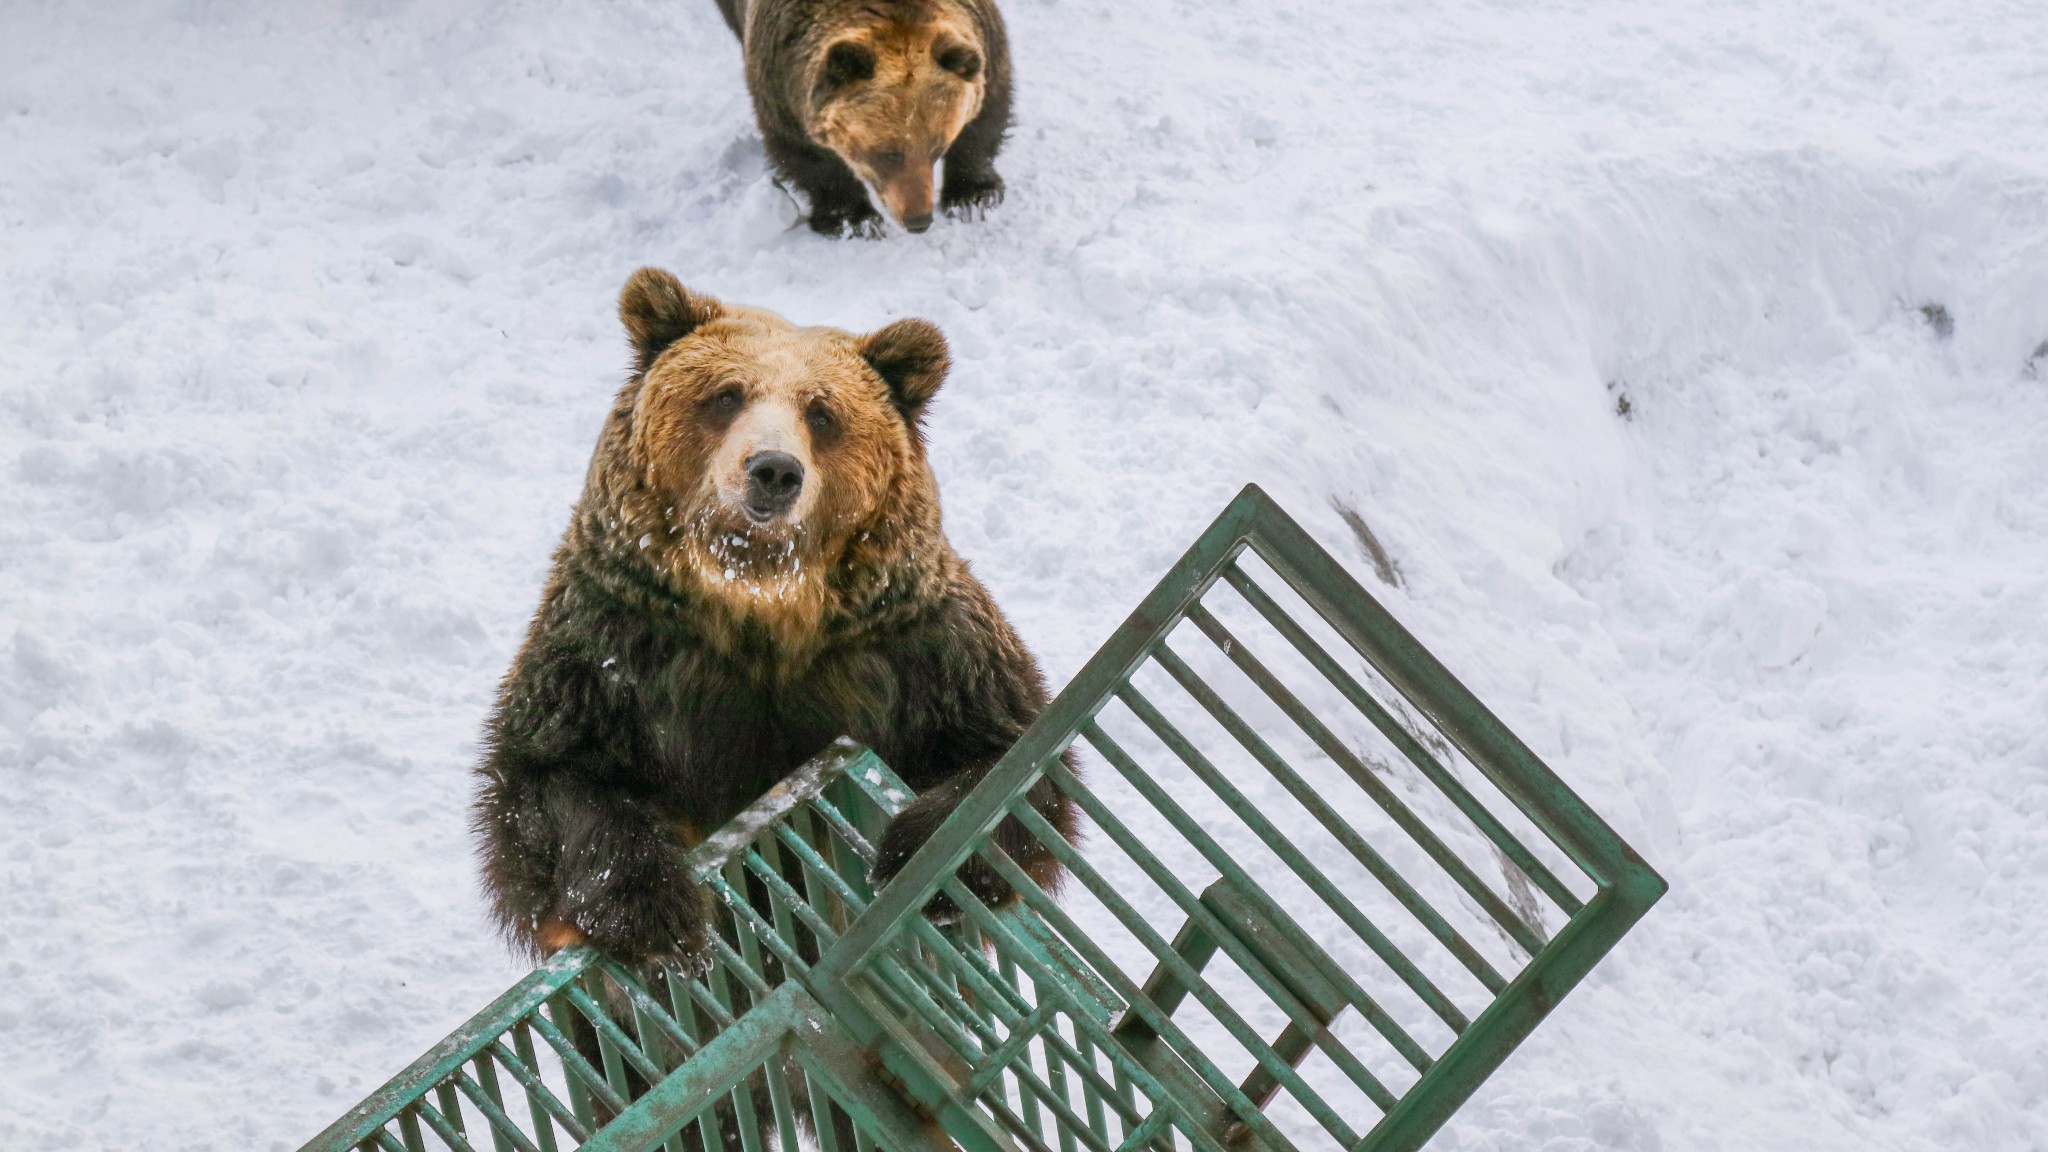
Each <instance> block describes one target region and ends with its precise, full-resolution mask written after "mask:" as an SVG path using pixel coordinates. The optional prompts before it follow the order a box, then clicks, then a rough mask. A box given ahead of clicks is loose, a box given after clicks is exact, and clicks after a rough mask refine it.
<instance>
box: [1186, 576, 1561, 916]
mask: <svg viewBox="0 0 2048 1152" xmlns="http://www.w3.org/2000/svg"><path fill="white" fill-rule="evenodd" d="M1223 579H1224V580H1225V581H1227V582H1228V583H1229V584H1230V586H1231V587H1232V588H1234V589H1236V590H1237V593H1238V595H1240V596H1242V597H1244V599H1245V601H1246V602H1247V603H1249V604H1250V605H1251V606H1252V607H1253V608H1254V609H1256V610H1257V611H1258V613H1259V615H1261V616H1263V617H1265V618H1266V622H1267V623H1269V624H1271V625H1272V626H1273V628H1274V630H1275V631H1277V632H1279V633H1280V635H1281V636H1282V637H1284V638H1285V639H1286V640H1287V642H1288V643H1289V644H1292V645H1293V646H1294V649H1295V651H1297V652H1300V653H1301V654H1302V656H1304V657H1306V658H1307V660H1308V662H1309V663H1310V664H1311V665H1313V666H1314V667H1315V669H1316V671H1318V672H1320V673H1322V674H1323V677H1324V679H1326V680H1328V681H1329V682H1330V683H1331V684H1332V685H1333V686H1335V687H1336V689H1337V691H1338V692H1340V693H1342V694H1343V696H1344V698H1345V699H1346V700H1348V701H1350V702H1351V706H1352V707H1354V708H1356V709H1358V710H1359V712H1361V713H1363V714H1364V715H1365V718H1366V720H1367V721H1369V722H1370V723H1371V724H1372V726H1373V727H1374V728H1377V729H1379V732H1380V735H1382V736H1384V737H1386V738H1387V742H1388V743H1389V744H1392V745H1393V746H1394V747H1395V748H1396V749H1397V750H1399V751H1400V753H1401V755H1402V756H1404V757H1406V758H1407V760H1408V762H1409V763H1411V764H1413V765H1415V767H1416V769H1417V770H1418V771H1420V772H1421V773H1422V774H1423V775H1424V776H1425V777H1427V778H1428V779H1429V782H1430V783H1432V784H1434V785H1436V787H1437V790H1438V791H1440V792H1442V793H1443V794H1444V795H1445V796H1447V797H1449V798H1450V801H1451V803H1452V804H1454V805H1456V806H1457V809H1458V811H1460V812H1463V813H1464V814H1465V818H1466V819H1467V820H1470V821H1472V824H1473V826H1474V827H1476V828H1478V829H1479V831H1480V833H1481V834H1482V835H1484V836H1485V837H1486V838H1487V839H1488V840H1491V841H1493V845H1494V847H1496V848H1499V849H1500V850H1501V852H1502V853H1503V854H1505V855H1506V856H1507V858H1508V860H1509V861H1510V862H1511V863H1513V864H1514V866H1515V867H1517V868H1520V869H1521V870H1522V873H1523V874H1524V875H1526V876H1528V877H1529V878H1530V879H1531V880H1533V881H1535V883H1536V886H1537V887H1538V888H1541V889H1542V890H1543V892H1544V894H1545V895H1547V896H1549V897H1550V898H1551V900H1553V901H1555V902H1556V904H1557V906H1558V907H1559V908H1561V909H1563V910H1564V914H1565V915H1566V916H1573V915H1576V914H1577V913H1578V911H1579V909H1580V908H1581V907H1582V906H1583V902H1582V901H1581V900H1580V899H1579V898H1578V897H1577V896H1575V895H1573V894H1572V890H1571V889H1569V888H1567V887H1565V886H1564V883H1563V882H1562V881H1560V880H1559V879H1558V878H1557V876H1556V874H1555V873H1553V872H1551V870H1550V869H1549V867H1547V866H1546V865H1545V864H1544V863H1543V862H1542V861H1541V860H1538V859H1537V858H1536V856H1535V855H1534V854H1533V853H1531V852H1530V851H1529V849H1528V847H1527V846H1525V845H1524V844H1523V843H1522V841H1521V840H1520V839H1519V838H1517V837H1516V836H1515V834H1514V833H1512V832H1510V831H1508V829H1507V826H1506V825H1504V824H1502V823H1501V822H1500V821H1499V820H1498V819H1497V818H1496V817H1495V816H1494V814H1493V813H1492V812H1491V811H1489V810H1488V809H1487V807H1486V805H1484V804H1482V803H1480V801H1479V798H1478V797H1476V796H1474V795H1473V794H1472V793H1471V791H1470V790H1469V789H1467V788H1466V787H1465V785H1464V783H1463V782H1462V781H1460V780H1459V779H1458V778H1457V777H1456V776H1455V775H1453V774H1452V773H1451V771H1450V770H1449V769H1448V768H1446V767H1444V765H1443V763H1442V762H1441V761H1439V760H1438V759H1437V758H1436V757H1435V756H1432V755H1430V752H1429V749H1427V748H1425V747H1423V745H1422V741H1420V740H1417V739H1416V738H1415V734H1414V733H1412V732H1410V731H1408V728H1407V726H1406V725H1404V724H1402V723H1401V722H1400V721H1399V720H1397V719H1396V718H1395V717H1394V715H1393V713H1391V712H1389V711H1387V709H1386V707H1385V705H1382V704H1381V703H1380V702H1379V701H1378V700H1376V699H1374V698H1373V695H1372V693H1370V692H1368V691H1366V689H1365V687H1364V686H1363V685H1361V684H1360V683H1359V682H1358V681H1357V679H1356V678H1354V677H1353V676H1352V675H1351V673H1349V672H1347V671H1345V670H1344V666H1343V665H1341V664H1339V663H1338V662H1337V661H1336V660H1335V659H1334V658H1332V657H1331V656H1330V654H1329V652H1328V651H1326V650H1325V649H1324V648H1323V646H1322V645H1321V644H1318V643H1316V640H1315V637H1313V636H1310V635H1309V634H1308V631H1307V629H1304V628H1303V627H1302V626H1301V625H1300V624H1298V623H1296V622H1295V621H1294V619H1293V618H1292V617H1290V616H1288V615H1287V613H1286V612H1285V611H1284V610H1282V609H1281V607H1280V605H1279V604H1278V603H1276V602H1275V601H1274V600H1273V598H1272V596H1270V595H1268V594H1267V592H1266V590H1265V589H1264V588H1261V587H1259V585H1258V582H1257V581H1255V580H1253V579H1252V577H1251V575H1250V573H1247V572H1246V571H1245V570H1244V569H1243V568H1242V567H1241V566H1239V565H1238V564H1235V563H1232V564H1228V565H1225V566H1224V569H1223Z"/></svg>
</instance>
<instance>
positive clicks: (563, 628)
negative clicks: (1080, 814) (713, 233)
mask: <svg viewBox="0 0 2048 1152" xmlns="http://www.w3.org/2000/svg"><path fill="white" fill-rule="evenodd" d="M619 312H620V315H621V317H622V318H623V320H624V321H625V326H626V331H627V333H628V335H629V336H630V337H631V339H632V344H633V348H634V351H635V354H636V358H635V362H634V373H633V376H632V378H631V379H630V380H629V381H628V382H627V383H626V385H625V387H624V388H622V389H620V391H619V393H618V396H617V398H616V399H615V400H614V402H613V405H612V411H611V415H610V417H609V418H608V419H607V421H606V422H605V425H604V429H603V431H602V433H601V434H600V435H599V437H598V443H597V448H596V450H595V452H594V453H593V454H592V456H591V461H590V471H589V474H588V476H587V478H586V479H585V482H584V489H583V495H582V498H581V500H580V501H579V502H578V503H577V505H576V509H575V513H574V516H573V517H572V518H571V520H570V523H569V528H568V531H567V532H566V534H565V535H564V536H563V539H562V543H561V545H560V547H559V548H558V549H557V550H556V552H555V558H554V568H553V572H552V574H551V575H550V576H549V578H548V582H547V586H546V589H545V591H544V592H543V593H542V595H541V603H540V608H539V610H538V611H537V612H536V613H535V615H534V618H533V623H532V625H531V627H530V629H529V631H528V633H527V638H526V644H525V646H524V647H523V648H521V649H520V652H519V654H518V656H517V657H516V658H515V659H514V660H513V663H512V668H511V671H510V672H508V673H507V674H506V676H505V680H504V684H503V686H502V687H501V689H500V692H499V696H498V702H497V707H496V709H495V710H494V711H493V712H492V714H491V718H490V721H489V726H488V730H487V732H486V752H485V755H484V758H483V762H482V764H481V765H480V766H479V768H478V774H479V778H480V779H479V790H478V795H477V800H476V806H475V810H474V824H475V829H476V832H477V834H478V837H479V839H480V844H481V852H482V856H483V864H484V880H485V887H486V889H487V892H488V896H489V899H490V903H491V908H492V911H493V912H494V913H495V915H496V918H497V920H498V923H499V925H500V927H501V928H502V929H503V931H504V933H505V935H506V937H507V938H508V939H509V940H510V941H511V942H513V943H514V944H515V945H517V946H519V947H521V948H523V949H525V950H526V951H528V952H530V953H531V954H532V955H534V956H535V957H536V958H538V957H540V956H544V955H546V954H549V953H551V952H553V951H554V950H556V949H557V948H560V947H563V946H566V945H568V944H571V943H576V942H579V941H583V940H588V941H590V942H591V943H593V944H595V945H596V946H597V947H598V948H600V949H602V950H603V951H605V952H606V953H609V954H610V955H612V956H615V957H618V958H620V959H622V960H627V961H629V962H644V961H648V960H653V959H659V958H664V957H674V958H678V959H682V960H684V961H685V962H688V961H690V960H692V959H694V958H695V956H696V954H697V953H698V951H699V949H700V947H701V946H702V945H703V944H704V943H705V937H704V933H705V931H706V928H707V926H708V924H709V923H710V917H709V906H708V903H707V898H706V896H705V895H704V894H703V893H702V892H701V891H700V890H699V889H698V888H697V887H696V886H695V885H694V884H693V883H692V882H691V881H690V879H689V878H688V877H687V876H686V875H685V873H684V855H685V853H686V852H687V851H688V850H689V848H690V847H691V846H692V845H693V844H695V843H696V842H697V840H698V839H699V837H701V836H702V835H704V834H708V833H710V832H712V831H714V830H716V829H717V828H718V827H719V826H720V825H721V824H723V823H724V822H725V821H726V820H727V819H729V818H730V817H731V816H733V815H734V814H735V813H737V812H738V811H739V810H740V809H741V808H743V807H744V806H746V805H747V804H748V803H750V802H751V801H753V800H754V799H755V798H756V797H758V796H760V795H761V794H762V793H763V792H765V791H766V790H767V789H768V788H770V787H771V786H772V785H774V784H775V783H776V782H777V781H778V780H780V779H782V778H783V777H784V776H785V775H787V774H788V773H789V772H790V771H791V770H792V769H794V768H796V767H797V766H798V765H800V764H801V763H802V762H803V761H804V760H806V759H807V758H809V757H810V756H811V755H813V754H814V753H816V752H818V751H820V750H821V749H822V748H824V747H825V745H826V744H828V743H829V742H830V741H832V740H833V739H834V738H836V737H838V736H839V735H841V734H842V733H844V734H850V735H852V736H853V737H854V738H855V739H857V740H860V741H862V742H863V743H865V744H867V745H868V746H870V747H872V748H873V749H874V750H875V751H876V752H877V753H878V754H879V755H880V756H881V757H882V758H883V759H884V760H885V761H887V762H888V763H889V765H890V766H891V767H893V768H894V769H895V770H896V771H897V773H898V774H900V775H901V776H902V777H903V779H904V780H905V782H906V783H908V784H909V785H910V786H911V787H913V788H915V789H917V791H918V793H919V795H918V798H917V799H916V800H915V801H914V802H913V803H912V804H911V806H910V807H909V808H908V809H906V810H905V811H904V812H903V813H902V814H900V815H899V816H898V817H897V818H896V820H895V821H894V822H893V823H892V824H891V825H890V826H889V827H888V829H887V830H886V831H885V833H884V834H883V836H882V839H881V843H880V845H879V852H880V859H879V862H878V864H877V866H876V872H877V877H878V879H881V880H887V879H888V878H889V877H890V876H893V875H894V874H895V873H896V871H897V870H898V869H899V868H900V867H901V866H902V865H903V863H904V862H905V861H906V860H907V859H908V858H909V856H910V854H911V853H912V852H913V851H914V850H915V849H916V848H917V847H918V846H919V845H920V844H922V843H923V842H924V841H925V839H926V838H928V837H929V836H930V834H931V833H932V832H933V831H934V830H935V829H936V828H937V826H938V824H939V822H940V821H942V820H943V819H944V818H945V816H946V814H947V813H949V812H950V811H952V809H953V807H954V805H955V804H957V803H958V801H959V800H960V798H961V797H963V796H964V795H965V794H966V792H967V790H968V789H969V788H971V787H972V786H973V784H974V783H975V782H976V781H977V780H979V779H980V778H981V777H982V776H983V775H984V774H985V773H986V771H987V769H988V768H989V767H990V766H991V765H993V764H994V762H995V761H996V759H997V758H998V757H1000V756H1001V755H1002V754H1003V752H1004V751H1006V750H1007V749H1008V748H1009V746H1010V745H1011V744H1012V743H1013V742H1014V741H1015V740H1016V738H1017V736H1018V735H1019V734H1020V733H1022V732H1023V730H1024V728H1025V726H1026V725H1028V724H1030V722H1031V721H1032V720H1033V719H1034V718H1035V717H1036V716H1037V715H1038V713H1039V711H1040V710H1041V709H1042V708H1043V707H1044V705H1045V700H1046V693H1045V686H1044V681H1043V678H1042V677H1041V676H1040V674H1039V671H1038V667H1037V664H1036V663H1035V662H1034V661H1033V660H1032V658H1031V654H1030V653H1029V652H1027V651H1026V650H1025V648H1024V646H1023V644H1022V643H1021V642H1019V640H1018V639H1017V636H1016V634H1015V633H1014V632H1013V631H1012V630H1011V628H1010V625H1009V622H1008V621H1006V620H1005V619H1004V618H1003V614H1002V613H1001V612H1000V611H999V610H998V609H997V608H996V605H995V603H994V601H992V600H991V599H990V598H989V595H988V592H987V590H985V589H984V588H983V587H982V586H981V585H980V583H978V582H977V581H976V580H975V579H974V576H973V574H972V573H970V572H969V571H968V568H967V565H966V563H965V562H963V561H962V560H961V559H960V558H959V557H958V556H957V555H955V554H954V552H953V549H952V547H951V546H950V545H949V544H948V543H947V541H946V538H945V535H944V534H943V532H942V531H941V530H940V523H939V493H938V486H937V481H936V480H935V479H934V477H933V475H932V470H931V465H930V464H929V463H928V462H927V460H926V457H925V446H924V434H923V431H922V429H921V427H920V418H921V417H922V415H923V413H924V411H925V408H926V406H927V405H928V404H930V402H931V399H932V395H933V393H935V392H936V391H937V390H938V388H939V385H940V383H941V382H942V381H943V380H944V379H945V375H946V370H947V353H946V343H945V338H944V337H942V336H941V335H940V334H939V332H938V330H937V329H936V328H934V327H932V326H931V325H930V324H928V323H926V322H924V321H922V320H899V321H897V322H896V323H893V324H890V325H888V326H887V327H885V328H882V329H880V330H879V331H876V332H873V333H870V334H868V335H866V336H855V335H853V334H851V333H848V332H844V331H841V330H839V329H836V328H799V327H796V326H794V325H792V324H790V323H789V322H788V321H786V320H784V319H782V318H781V317H780V316H777V315H775V314H773V313H771V312H766V311H762V310H760V309H755V308H744V307H736V306H733V305H729V304H722V303H720V302H719V301H717V300H714V299H712V298H710V297H708V296H702V295H697V294H694V293H691V292H689V291H687V290H686V289H684V287H683V286H682V285H681V284H679V283H677V282H676V279H675V278H674V277H673V276H670V275H669V274H668V273H666V272H662V271H658V270H656V269H651V268H650V269H642V270H641V271H639V272H637V273H635V274H634V275H633V277H632V279H631V280H629V281H628V282H627V284H626V287H625V291H624V292H623V293H622V295H621V297H620V301H619ZM1039 788H1040V790H1039V792H1037V793H1035V794H1034V797H1033V801H1034V803H1035V804H1036V806H1037V808H1038V809H1039V811H1041V812H1043V813H1044V814H1045V816H1046V817H1047V818H1048V819H1049V820H1050V821H1051V822H1052V823H1053V825H1054V826H1055V827H1057V828H1059V829H1060V831H1061V832H1062V834H1065V835H1067V836H1069V837H1070V838H1071V836H1072V834H1073V829H1074V814H1073V811H1072V808H1071V803H1070V802H1069V801H1068V800H1067V799H1066V798H1065V797H1064V796H1062V795H1060V794H1059V793H1058V792H1056V791H1055V790H1054V789H1052V788H1051V787H1050V786H1049V785H1046V784H1043V783H1041V785H1040V786H1039ZM997 840H998V842H999V843H1000V844H1001V845H1002V846H1003V848H1004V849H1005V850H1006V851H1007V852H1009V854H1010V855H1011V857H1012V858H1014V859H1015V860H1016V861H1017V862H1018V863H1019V864H1020V865H1022V866H1023V867H1024V868H1025V869H1026V870H1027V871H1028V872H1029V873H1030V874H1031V875H1032V876H1033V878H1034V879H1036V880H1038V881H1040V882H1041V883H1043V884H1045V885H1048V886H1050V885H1051V884H1053V883H1054V882H1056V880H1057V879H1058V872H1059V869H1058V863H1057V861H1056V860H1055V859H1054V857H1053V856H1052V854H1051V853H1050V852H1049V851H1047V850H1046V849H1045V847H1044V846H1043V845H1041V844H1039V843H1038V842H1037V841H1036V840H1035V839H1034V838H1032V837H1031V836H1030V835H1029V834H1028V833H1026V832H1025V831H1024V830H1023V829H1022V828H1021V827H1020V826H1018V825H1016V824H1015V822H1014V821H1012V822H1010V823H1008V824H1006V825H1003V826H1002V827H1001V828H999V830H998V832H997ZM961 876H962V879H963V880H964V881H965V882H966V883H967V884H968V886H969V888H970V889H971V890H972V891H974V893H975V894H976V895H977V896H980V897H981V898H982V899H984V900H986V901H989V902H991V903H997V902H1000V901H1002V900H1004V899H1006V898H1009V897H1011V896H1012V895H1013V893H1011V892H1010V891H1009V888H1008V886H1007V885H1006V884H1004V883H1003V881H1002V880H1001V879H1000V878H999V877H998V876H996V875H995V873H994V872H993V870H991V869H989V868H987V867H986V866H985V865H978V863H971V864H970V865H969V866H967V867H965V868H963V869H962V872H961Z"/></svg>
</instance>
